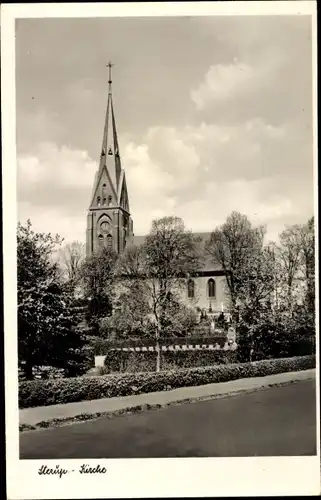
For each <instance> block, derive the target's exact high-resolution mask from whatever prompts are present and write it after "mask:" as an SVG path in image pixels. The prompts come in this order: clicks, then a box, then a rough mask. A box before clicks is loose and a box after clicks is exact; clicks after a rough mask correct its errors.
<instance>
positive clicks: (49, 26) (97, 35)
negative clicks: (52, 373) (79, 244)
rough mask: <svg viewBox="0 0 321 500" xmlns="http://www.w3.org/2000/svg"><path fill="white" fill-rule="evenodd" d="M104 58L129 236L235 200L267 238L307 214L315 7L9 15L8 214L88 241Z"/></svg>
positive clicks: (200, 222)
mask: <svg viewBox="0 0 321 500" xmlns="http://www.w3.org/2000/svg"><path fill="white" fill-rule="evenodd" d="M109 60H111V61H112V62H113V63H114V64H115V66H114V67H113V100H114V109H115V115H116V123H117V129H118V135H119V143H120V156H121V160H122V167H123V168H124V169H125V172H126V180H127V185H128V191H129V201H130V210H131V215H132V217H133V221H134V232H135V234H136V235H143V234H146V233H147V232H148V231H149V229H150V226H151V222H152V220H153V219H155V218H157V217H162V216H164V215H176V216H179V217H182V218H183V220H184V222H185V225H186V227H187V228H188V229H192V230H193V231H196V232H203V231H204V232H205V231H206V232H207V231H212V230H213V229H215V228H216V227H217V226H218V225H220V224H222V223H223V222H224V221H225V220H226V217H227V216H228V215H229V214H230V213H231V212H232V211H233V210H237V211H239V212H241V213H243V214H246V215H247V216H248V217H249V219H250V220H251V221H252V222H253V224H254V225H258V224H265V225H266V227H267V238H268V239H269V240H275V239H277V235H278V234H279V232H280V231H282V230H283V229H284V227H285V225H289V224H294V223H302V222H305V221H306V220H307V219H308V218H309V217H310V216H311V215H312V213H313V141H312V135H313V129H312V109H313V108H312V57H311V18H310V17H308V16H227V17H221V16H207V17H172V18H162V17H154V18H152V17H151V18H90V19H73V18H71V19H45V18H44V19H19V20H17V21H16V113H17V199H18V218H19V220H20V221H21V222H22V223H25V222H26V220H27V219H30V220H31V222H32V224H33V226H34V228H35V229H36V230H38V231H44V232H51V233H59V234H60V235H61V236H62V237H64V238H65V240H66V241H73V240H79V241H83V242H84V241H85V230H86V214H87V210H88V207H89V203H90V195H91V192H92V187H93V181H94V175H95V171H96V169H97V167H98V160H99V155H100V151H101V142H102V134H103V126H104V117H105V109H106V102H107V93H108V84H107V80H108V71H107V68H106V67H105V65H106V64H107V63H108V61H109Z"/></svg>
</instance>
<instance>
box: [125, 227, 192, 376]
mask: <svg viewBox="0 0 321 500" xmlns="http://www.w3.org/2000/svg"><path fill="white" fill-rule="evenodd" d="M200 266H201V251H200V239H199V238H197V237H195V236H194V235H193V234H192V233H191V232H189V231H186V229H185V226H184V223H183V221H182V219H180V218H178V217H164V218H161V219H157V220H154V221H153V223H152V228H151V232H150V233H149V235H148V236H147V237H146V240H145V242H144V244H143V245H142V246H141V247H138V248H137V247H129V248H128V249H127V251H126V252H125V253H124V255H123V256H122V258H121V261H120V274H121V275H122V284H123V286H124V287H126V288H127V289H129V290H131V293H135V294H136V296H137V299H140V300H141V301H142V303H143V304H148V309H149V313H148V317H149V318H151V319H152V322H153V325H154V334H155V344H156V352H157V361H156V370H157V371H159V370H160V366H161V351H160V339H161V338H162V337H164V336H165V335H166V334H169V333H171V334H173V331H175V330H176V332H177V331H178V330H179V328H178V325H179V324H180V321H182V318H183V314H184V313H185V318H187V317H188V318H190V315H189V316H187V315H186V308H185V306H184V305H183V304H182V300H181V294H180V292H181V289H182V287H184V288H185V287H186V283H187V279H188V278H189V276H190V274H191V273H192V272H195V271H197V270H198V269H199V267H200ZM182 311H184V313H182ZM180 331H181V332H182V331H184V327H183V329H182V326H180Z"/></svg>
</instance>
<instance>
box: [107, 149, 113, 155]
mask: <svg viewBox="0 0 321 500" xmlns="http://www.w3.org/2000/svg"><path fill="white" fill-rule="evenodd" d="M108 154H109V155H112V154H113V151H112V149H111V147H110V148H109V149H108Z"/></svg>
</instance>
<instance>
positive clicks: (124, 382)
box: [19, 356, 315, 408]
mask: <svg viewBox="0 0 321 500" xmlns="http://www.w3.org/2000/svg"><path fill="white" fill-rule="evenodd" d="M314 367H315V356H302V357H296V358H283V359H271V360H265V361H256V362H254V363H243V364H230V365H218V366H209V367H206V368H192V369H182V370H172V371H161V372H158V373H155V372H154V373H132V374H131V373H126V374H123V375H105V376H98V377H75V378H62V379H52V380H32V381H23V382H21V383H20V385H19V407H20V408H28V407H35V406H48V405H53V404H59V403H71V402H76V401H85V400H87V401H88V400H92V399H100V398H112V397H115V396H129V395H132V394H142V393H147V392H154V391H164V390H170V389H176V388H179V387H190V386H198V385H204V384H212V383H215V382H228V381H230V380H236V379H240V378H249V377H262V376H265V375H272V374H276V373H283V372H290V371H299V370H308V369H310V368H314Z"/></svg>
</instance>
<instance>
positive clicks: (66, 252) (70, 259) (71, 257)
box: [59, 241, 85, 285]
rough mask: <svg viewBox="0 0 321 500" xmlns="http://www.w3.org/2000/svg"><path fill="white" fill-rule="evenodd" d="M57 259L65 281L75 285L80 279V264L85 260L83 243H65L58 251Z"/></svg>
mask: <svg viewBox="0 0 321 500" xmlns="http://www.w3.org/2000/svg"><path fill="white" fill-rule="evenodd" d="M59 258H60V262H61V265H62V267H63V270H64V272H65V275H66V278H67V280H68V281H69V282H70V283H73V284H74V285H76V284H77V282H78V279H79V277H80V273H79V271H80V267H81V264H82V262H83V261H84V259H85V245H84V243H81V242H80V241H73V242H72V243H67V244H66V245H64V246H63V248H62V249H61V250H60V253H59Z"/></svg>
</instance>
